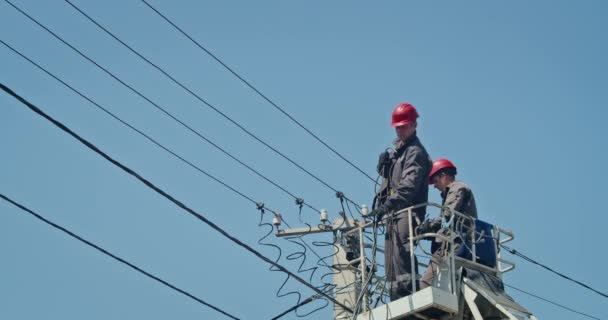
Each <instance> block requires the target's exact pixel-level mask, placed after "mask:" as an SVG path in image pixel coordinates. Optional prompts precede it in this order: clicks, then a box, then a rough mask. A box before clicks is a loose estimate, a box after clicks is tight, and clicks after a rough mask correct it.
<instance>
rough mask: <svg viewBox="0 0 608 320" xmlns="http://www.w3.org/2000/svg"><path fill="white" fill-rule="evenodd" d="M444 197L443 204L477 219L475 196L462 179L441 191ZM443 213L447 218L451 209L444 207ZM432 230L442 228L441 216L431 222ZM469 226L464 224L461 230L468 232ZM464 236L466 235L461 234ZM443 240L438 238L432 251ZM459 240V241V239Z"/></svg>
mask: <svg viewBox="0 0 608 320" xmlns="http://www.w3.org/2000/svg"><path fill="white" fill-rule="evenodd" d="M441 198H442V199H443V202H442V206H444V207H448V208H450V209H452V210H454V211H458V212H460V213H462V214H464V215H466V216H469V217H472V218H475V219H477V206H476V205H475V197H474V196H473V192H472V191H471V189H470V188H469V187H468V186H467V185H466V184H464V183H463V182H461V181H454V182H452V183H450V184H449V185H448V186H447V188H446V190H445V191H444V192H442V193H441ZM442 215H443V216H444V217H445V219H446V220H447V219H449V218H450V211H449V210H447V209H444V210H443V211H442ZM430 229H431V230H430V231H431V232H437V231H438V230H440V229H441V216H439V217H437V218H436V219H435V220H433V222H432V223H431V227H430ZM468 230H469V228H467V227H466V225H465V226H464V228H463V229H462V230H460V231H463V232H465V233H466V232H468ZM461 236H464V235H461ZM440 242H441V241H440V240H438V239H436V240H435V241H434V243H433V244H432V245H431V252H435V251H436V250H437V249H438V248H439V247H440V245H439V243H440ZM457 242H458V241H457Z"/></svg>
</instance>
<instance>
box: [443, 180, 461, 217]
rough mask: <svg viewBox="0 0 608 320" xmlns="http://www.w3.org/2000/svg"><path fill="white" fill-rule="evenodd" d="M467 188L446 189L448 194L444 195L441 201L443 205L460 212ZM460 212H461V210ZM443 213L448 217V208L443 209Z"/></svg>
mask: <svg viewBox="0 0 608 320" xmlns="http://www.w3.org/2000/svg"><path fill="white" fill-rule="evenodd" d="M466 192H467V190H466V189H465V188H462V187H454V188H450V189H449V190H448V194H447V195H446V196H445V201H444V202H443V206H444V207H448V208H450V209H451V210H453V211H458V212H461V210H462V207H463V204H464V200H465V198H466V195H467V194H466ZM461 213H462V212H461ZM443 215H444V216H445V217H446V218H449V217H450V210H447V209H443Z"/></svg>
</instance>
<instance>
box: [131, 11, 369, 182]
mask: <svg viewBox="0 0 608 320" xmlns="http://www.w3.org/2000/svg"><path fill="white" fill-rule="evenodd" d="M141 1H142V2H143V3H144V4H145V5H146V6H148V8H150V9H152V10H153V11H154V12H156V14H158V15H159V16H160V17H161V18H163V19H164V20H165V21H166V22H167V23H169V24H170V25H171V26H173V27H174V28H175V29H176V30H177V31H179V32H180V33H181V34H182V35H183V36H185V37H186V38H188V39H189V40H190V41H192V43H194V44H195V45H196V46H197V47H198V48H200V49H201V50H203V51H204V52H205V53H207V54H208V55H209V56H210V57H211V58H213V60H215V61H216V62H218V63H219V64H221V65H222V66H223V67H224V68H225V69H226V70H228V71H229V72H230V73H232V74H233V75H234V76H235V77H237V78H238V79H239V80H241V82H243V83H244V84H245V85H246V86H248V87H249V88H250V89H251V90H253V91H255V93H257V94H258V95H259V96H260V97H262V98H263V99H264V100H266V101H267V102H268V103H270V104H271V105H272V106H273V107H275V109H277V110H279V111H280V112H281V113H282V114H283V115H285V116H286V117H288V118H289V119H290V120H291V121H293V122H294V123H295V124H297V125H298V126H299V127H300V128H302V129H304V131H306V132H307V133H308V134H309V135H311V136H312V137H313V138H315V139H316V140H317V141H319V142H320V143H321V144H323V145H324V146H325V147H326V148H327V149H329V150H330V151H332V152H333V153H334V154H335V155H337V156H338V157H340V158H341V159H342V160H344V161H346V162H347V163H348V164H349V165H350V166H351V167H353V168H355V169H357V171H359V172H360V173H361V174H363V175H364V176H366V177H367V178H368V179H370V180H371V181H372V182H373V183H374V184H378V182H377V181H376V179H374V178H372V177H371V176H370V175H368V174H367V173H365V171H363V170H362V169H361V168H359V167H358V166H356V165H355V164H354V163H352V162H351V161H350V160H348V159H347V158H346V157H345V156H343V155H342V154H340V153H339V152H338V151H336V149H334V148H332V147H331V146H330V145H329V144H327V143H326V142H325V141H323V140H322V139H321V138H319V136H317V135H316V134H315V133H313V132H312V131H311V130H309V129H308V128H306V127H305V126H304V125H303V124H302V123H300V122H299V121H298V120H296V119H295V118H294V117H293V116H292V115H290V114H289V113H288V112H287V111H285V110H284V109H283V108H281V107H280V106H279V105H278V104H277V103H275V102H274V101H272V100H271V99H270V98H268V97H267V96H266V95H265V94H263V93H262V92H261V91H260V90H258V89H257V88H256V87H254V86H253V85H252V84H251V83H250V82H249V81H247V80H245V79H244V78H243V77H242V76H241V75H239V74H238V73H237V72H236V71H235V70H234V69H232V68H231V67H229V66H228V65H227V64H226V63H224V62H223V61H222V60H221V59H220V58H218V57H217V56H216V55H215V54H213V53H212V52H211V51H210V50H209V49H207V48H205V46H203V45H201V44H200V43H199V42H198V41H196V40H195V39H194V38H192V37H191V36H190V35H189V34H188V33H186V32H185V31H184V30H183V29H182V28H180V27H179V26H177V24H175V23H174V22H173V21H171V20H170V19H169V18H167V17H166V16H165V15H164V14H162V13H161V12H160V11H159V10H158V9H156V8H155V7H153V6H152V5H151V4H149V3H148V2H147V1H146V0H141Z"/></svg>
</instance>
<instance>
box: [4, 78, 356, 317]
mask: <svg viewBox="0 0 608 320" xmlns="http://www.w3.org/2000/svg"><path fill="white" fill-rule="evenodd" d="M0 89H2V90H3V91H5V92H6V93H8V94H9V95H11V96H13V97H14V98H15V99H17V100H19V101H20V102H21V103H23V104H24V105H25V106H26V107H28V108H29V109H30V110H32V111H33V112H35V113H36V114H38V115H40V116H41V117H43V118H45V119H46V120H48V121H50V122H51V123H53V125H55V126H56V127H58V128H59V129H61V130H62V131H64V132H66V133H67V134H69V135H71V136H72V137H73V138H75V139H76V140H78V141H79V142H80V143H82V144H84V145H85V146H86V147H87V148H89V149H91V150H92V151H94V152H95V153H97V154H98V155H100V156H101V157H103V158H104V159H106V160H107V161H109V162H111V163H112V164H113V165H115V166H117V167H118V168H120V169H121V170H123V171H124V172H126V173H127V174H129V175H131V176H132V177H134V178H135V179H137V180H139V181H140V182H141V183H143V184H144V185H146V186H147V187H148V188H150V189H152V190H153V191H155V192H156V193H158V194H160V195H161V196H163V197H164V198H166V199H167V200H169V201H170V202H172V203H173V204H175V205H176V206H178V207H179V208H181V209H182V210H184V211H186V212H187V213H189V214H190V215H192V216H193V217H195V218H196V219H198V220H200V221H202V222H203V223H205V224H207V225H208V226H209V227H211V228H212V229H213V230H215V231H217V232H218V233H220V234H221V235H222V236H224V237H226V238H228V239H229V240H230V241H232V242H234V243H235V244H236V245H238V246H239V247H241V248H243V249H245V250H247V251H249V252H250V253H252V254H253V255H255V256H256V257H258V258H259V259H261V260H262V261H264V262H266V263H269V264H271V265H273V266H275V267H276V268H278V269H279V270H281V271H283V272H285V273H287V274H289V275H290V276H291V277H293V278H294V279H296V280H297V281H298V282H300V283H301V284H303V285H305V286H307V287H309V288H310V289H312V290H313V291H315V292H316V293H319V294H321V295H322V296H323V297H325V298H327V299H328V300H330V301H332V302H334V303H335V304H337V305H339V306H340V307H342V308H344V309H345V310H348V311H349V312H352V309H350V308H349V307H348V306H346V305H344V304H343V303H341V302H339V301H337V300H336V299H335V298H333V297H331V296H329V295H328V294H326V293H324V292H323V291H321V290H319V289H318V288H316V287H315V286H313V285H312V284H310V283H308V282H306V281H305V280H304V279H302V278H300V277H299V276H298V275H296V274H294V273H293V272H291V271H289V270H288V269H287V268H285V267H284V266H282V265H280V264H278V263H276V262H274V261H272V260H271V259H269V258H268V257H266V256H264V255H263V254H262V253H260V252H258V251H257V250H255V249H254V248H252V247H250V246H249V245H247V244H246V243H244V242H242V241H241V240H239V239H238V238H236V237H234V236H232V235H231V234H230V233H228V232H227V231H226V230H224V229H223V228H221V227H220V226H219V225H217V224H215V223H214V222H212V221H211V220H209V219H208V218H206V217H205V216H203V215H202V214H200V213H198V212H197V211H195V210H194V209H191V208H190V207H188V206H187V205H185V204H184V203H182V202H181V201H179V200H178V199H176V198H174V197H173V196H171V195H170V194H168V193H167V192H166V191H164V190H162V189H161V188H159V187H157V186H156V185H155V184H153V183H152V182H150V181H149V180H147V179H146V178H144V177H142V176H141V175H140V174H138V173H137V172H135V171H133V170H132V169H131V168H129V167H127V166H125V165H123V164H122V163H120V162H119V161H117V160H115V159H113V158H112V157H110V156H109V155H108V154H106V153H104V152H103V151H101V150H100V149H99V148H98V147H97V146H95V145H94V144H92V143H91V142H89V141H88V140H86V139H84V138H82V137H80V136H79V135H78V134H76V133H75V132H74V131H72V130H71V129H70V128H68V127H67V126H65V125H64V124H62V123H61V122H59V121H57V120H55V119H54V118H52V117H51V116H49V115H47V114H46V113H45V112H43V111H42V110H40V109H39V108H38V107H36V106H35V105H33V104H32V103H30V102H29V101H27V100H25V99H24V98H23V97H21V96H19V95H18V94H17V93H15V92H14V91H13V90H11V89H10V88H8V87H7V86H5V85H4V84H1V83H0Z"/></svg>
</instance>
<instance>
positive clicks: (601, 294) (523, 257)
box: [501, 244, 608, 298]
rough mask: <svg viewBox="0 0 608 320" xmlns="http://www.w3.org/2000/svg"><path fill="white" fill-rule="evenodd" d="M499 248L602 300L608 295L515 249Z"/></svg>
mask: <svg viewBox="0 0 608 320" xmlns="http://www.w3.org/2000/svg"><path fill="white" fill-rule="evenodd" d="M501 247H503V248H505V249H506V250H507V251H509V252H510V253H511V254H514V255H516V256H518V257H520V258H522V259H524V260H526V261H528V262H530V263H533V264H535V265H537V266H539V267H541V268H544V269H545V270H548V271H550V272H552V273H555V274H556V275H558V276H560V277H562V278H564V279H566V280H570V281H572V282H574V283H576V284H578V285H579V286H582V287H583V288H586V289H588V290H591V291H593V292H595V293H597V294H599V295H600V296H602V297H604V298H608V295H607V294H605V293H603V292H601V291H598V290H596V289H593V288H592V287H590V286H588V285H586V284H584V283H582V282H580V281H578V280H574V279H572V278H570V277H568V276H567V275H565V274H563V273H560V272H558V271H555V270H553V269H552V268H549V267H547V266H546V265H544V264H542V263H540V262H538V261H536V260H534V259H532V258H530V257H527V256H526V255H524V254H523V253H521V252H519V251H517V250H515V249H512V248H509V247H507V246H505V245H504V244H503V245H501Z"/></svg>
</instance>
